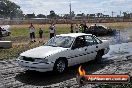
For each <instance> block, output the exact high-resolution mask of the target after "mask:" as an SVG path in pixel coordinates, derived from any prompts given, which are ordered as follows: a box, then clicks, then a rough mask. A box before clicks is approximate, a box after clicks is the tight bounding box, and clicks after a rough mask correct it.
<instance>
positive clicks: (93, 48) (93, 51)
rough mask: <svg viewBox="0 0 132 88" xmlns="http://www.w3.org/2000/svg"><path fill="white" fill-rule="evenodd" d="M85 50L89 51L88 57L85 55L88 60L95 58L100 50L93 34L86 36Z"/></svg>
mask: <svg viewBox="0 0 132 88" xmlns="http://www.w3.org/2000/svg"><path fill="white" fill-rule="evenodd" d="M85 50H86V51H85V52H86V53H87V57H85V61H86V62H87V61H90V60H93V59H95V57H96V55H97V51H98V42H97V41H96V39H95V38H94V37H93V36H91V35H87V36H85Z"/></svg>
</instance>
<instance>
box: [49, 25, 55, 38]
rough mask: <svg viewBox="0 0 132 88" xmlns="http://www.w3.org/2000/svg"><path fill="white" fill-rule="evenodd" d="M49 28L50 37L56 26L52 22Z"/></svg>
mask: <svg viewBox="0 0 132 88" xmlns="http://www.w3.org/2000/svg"><path fill="white" fill-rule="evenodd" d="M49 29H50V38H52V37H54V36H55V35H56V27H55V25H54V24H51V26H50V27H49Z"/></svg>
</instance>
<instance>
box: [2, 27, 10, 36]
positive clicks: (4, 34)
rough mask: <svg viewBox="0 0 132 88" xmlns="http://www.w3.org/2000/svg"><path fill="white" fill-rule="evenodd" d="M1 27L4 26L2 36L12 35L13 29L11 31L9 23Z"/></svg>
mask: <svg viewBox="0 0 132 88" xmlns="http://www.w3.org/2000/svg"><path fill="white" fill-rule="evenodd" d="M1 28H2V36H4V37H6V36H10V34H11V31H10V26H9V25H5V26H2V27H1Z"/></svg>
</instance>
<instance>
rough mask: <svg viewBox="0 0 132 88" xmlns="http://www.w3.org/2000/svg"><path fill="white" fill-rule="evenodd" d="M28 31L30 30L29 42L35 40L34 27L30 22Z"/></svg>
mask: <svg viewBox="0 0 132 88" xmlns="http://www.w3.org/2000/svg"><path fill="white" fill-rule="evenodd" d="M29 31H30V39H31V42H36V41H35V27H34V26H33V24H32V23H31V25H30V26H29Z"/></svg>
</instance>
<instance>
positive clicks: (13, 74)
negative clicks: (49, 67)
mask: <svg viewBox="0 0 132 88" xmlns="http://www.w3.org/2000/svg"><path fill="white" fill-rule="evenodd" d="M119 34H120V35H121V36H120V37H119V36H118V35H117V36H116V37H115V36H113V37H111V36H105V37H100V38H101V39H108V40H110V41H111V43H110V44H111V45H114V44H116V43H128V42H132V29H131V28H128V29H125V30H122V31H120V33H119ZM115 38H116V39H115ZM115 40H118V42H117V41H116V42H115ZM128 48H129V47H128ZM79 66H80V65H77V66H73V67H70V68H69V69H68V70H67V71H66V73H64V74H61V75H56V74H54V73H53V72H44V73H40V72H33V71H32V72H26V71H25V70H24V69H23V68H21V67H19V66H18V64H17V61H16V58H14V59H11V60H3V61H2V60H1V61H0V88H47V87H48V88H64V87H65V88H102V87H103V88H105V87H109V88H112V87H114V88H121V87H122V86H123V87H122V88H132V86H131V85H132V83H131V82H130V83H127V84H122V85H120V84H119V85H116V84H111V85H108V84H101V85H99V84H87V85H84V86H79V85H78V83H77V81H76V76H77V69H78V67H79ZM82 67H83V69H85V71H86V73H87V74H108V73H109V74H114V73H116V74H126V73H127V74H129V75H132V55H129V56H124V55H117V56H116V55H115V57H114V58H113V59H107V58H103V59H102V62H101V63H95V62H87V63H84V64H82Z"/></svg>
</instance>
